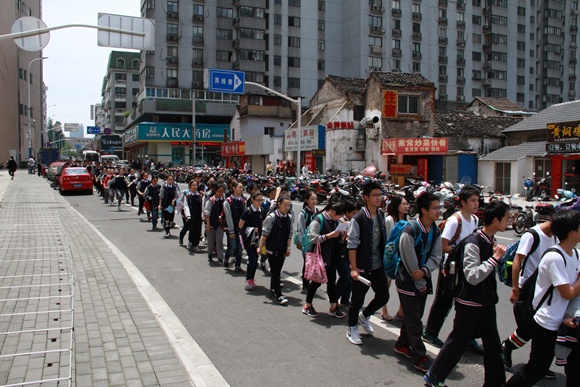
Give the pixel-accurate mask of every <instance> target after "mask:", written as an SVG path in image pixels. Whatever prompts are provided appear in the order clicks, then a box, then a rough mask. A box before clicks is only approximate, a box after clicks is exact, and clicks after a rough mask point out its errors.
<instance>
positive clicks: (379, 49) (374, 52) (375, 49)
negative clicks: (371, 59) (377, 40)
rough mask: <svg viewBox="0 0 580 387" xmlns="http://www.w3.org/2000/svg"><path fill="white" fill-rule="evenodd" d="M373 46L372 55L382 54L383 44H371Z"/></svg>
mask: <svg viewBox="0 0 580 387" xmlns="http://www.w3.org/2000/svg"><path fill="white" fill-rule="evenodd" d="M370 47H371V55H382V54H383V48H382V47H381V46H370Z"/></svg>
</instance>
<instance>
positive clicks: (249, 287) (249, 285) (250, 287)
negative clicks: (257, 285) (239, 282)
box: [244, 280, 254, 291]
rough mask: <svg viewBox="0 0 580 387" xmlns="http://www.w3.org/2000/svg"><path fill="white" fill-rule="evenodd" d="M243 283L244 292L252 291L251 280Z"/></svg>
mask: <svg viewBox="0 0 580 387" xmlns="http://www.w3.org/2000/svg"><path fill="white" fill-rule="evenodd" d="M244 283H245V285H246V290H248V291H250V290H254V287H253V286H252V280H246V281H245V282H244Z"/></svg>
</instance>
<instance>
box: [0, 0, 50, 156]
mask: <svg viewBox="0 0 580 387" xmlns="http://www.w3.org/2000/svg"><path fill="white" fill-rule="evenodd" d="M23 16H34V17H37V18H40V19H41V18H42V6H41V1H40V0H26V1H20V0H18V1H3V2H2V3H1V4H0V35H5V34H10V33H11V28H12V24H14V22H15V21H16V20H18V19H19V18H21V17H23ZM0 49H1V55H2V66H0V75H1V76H0V90H2V92H1V93H0V117H1V118H2V119H0V138H1V140H0V159H1V160H3V161H5V160H7V159H8V158H9V156H14V159H15V160H16V161H17V162H18V161H27V160H28V156H29V147H30V148H31V153H32V155H33V156H34V157H36V153H37V151H38V150H39V149H40V148H41V147H42V144H41V140H40V138H41V134H40V133H41V131H42V130H43V123H44V122H45V119H44V118H45V114H44V112H45V105H44V102H43V96H44V90H43V86H44V83H43V77H42V60H35V59H38V58H41V57H42V51H35V52H29V51H24V50H22V49H20V48H19V47H18V46H17V45H16V44H15V43H14V41H13V40H11V39H9V40H2V41H0ZM33 60H35V61H34V62H32V63H31V61H33ZM29 64H30V72H29ZM29 86H30V103H28V90H29ZM29 105H30V106H29ZM29 111H30V116H31V119H30V138H31V139H32V140H31V144H29V140H28V139H29V134H28V113H29Z"/></svg>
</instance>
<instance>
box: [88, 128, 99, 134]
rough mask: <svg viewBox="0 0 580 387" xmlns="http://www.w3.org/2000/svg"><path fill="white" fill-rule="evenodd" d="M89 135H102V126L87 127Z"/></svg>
mask: <svg viewBox="0 0 580 387" xmlns="http://www.w3.org/2000/svg"><path fill="white" fill-rule="evenodd" d="M87 134H101V127H100V126H87Z"/></svg>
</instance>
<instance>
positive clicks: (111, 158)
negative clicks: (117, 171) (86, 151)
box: [101, 155, 120, 165]
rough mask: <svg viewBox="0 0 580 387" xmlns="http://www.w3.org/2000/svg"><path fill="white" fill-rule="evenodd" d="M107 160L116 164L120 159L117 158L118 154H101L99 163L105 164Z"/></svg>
mask: <svg viewBox="0 0 580 387" xmlns="http://www.w3.org/2000/svg"><path fill="white" fill-rule="evenodd" d="M109 161H110V162H111V163H113V165H116V164H117V163H118V162H119V161H120V159H119V156H117V155H102V156H101V164H106V163H108V162H109Z"/></svg>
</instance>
